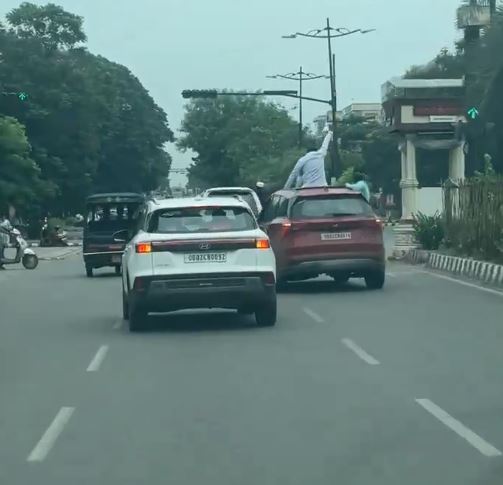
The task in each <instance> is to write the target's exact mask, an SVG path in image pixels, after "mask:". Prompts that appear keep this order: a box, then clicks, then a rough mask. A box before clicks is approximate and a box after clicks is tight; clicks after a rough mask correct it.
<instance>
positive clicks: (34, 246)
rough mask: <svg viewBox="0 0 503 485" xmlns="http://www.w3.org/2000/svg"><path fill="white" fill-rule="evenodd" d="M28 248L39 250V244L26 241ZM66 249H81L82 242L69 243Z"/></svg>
mask: <svg viewBox="0 0 503 485" xmlns="http://www.w3.org/2000/svg"><path fill="white" fill-rule="evenodd" d="M28 246H29V247H30V248H39V247H40V243H39V242H38V241H28ZM47 247H52V246H47ZM68 247H69V248H73V247H82V241H70V242H69V243H68Z"/></svg>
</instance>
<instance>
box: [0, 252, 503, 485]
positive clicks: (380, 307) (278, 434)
mask: <svg viewBox="0 0 503 485" xmlns="http://www.w3.org/2000/svg"><path fill="white" fill-rule="evenodd" d="M388 270H389V276H388V281H387V285H386V287H385V289H384V290H383V291H367V290H365V289H364V287H363V285H362V284H360V283H359V282H355V283H354V284H348V285H346V286H344V287H342V288H336V287H334V286H333V285H332V284H331V283H330V282H329V281H314V282H306V283H298V284H294V285H291V286H290V287H289V288H288V289H287V290H286V291H285V292H284V293H282V294H281V295H280V296H279V321H278V323H277V326H276V327H274V328H265V329H260V328H257V327H256V326H255V325H254V321H253V319H252V318H248V317H240V316H238V315H237V314H235V313H233V312H219V311H213V312H210V313H208V312H198V313H194V312H182V313H177V314H172V315H169V316H160V317H156V324H155V327H154V328H153V330H152V331H150V332H148V333H145V334H129V333H128V332H127V331H126V330H125V329H124V328H123V325H122V323H123V322H122V319H121V314H120V311H121V304H120V303H121V302H120V279H119V278H117V277H116V276H114V275H113V274H112V273H111V272H108V271H106V270H103V271H101V272H99V274H98V276H97V277H95V278H93V279H87V278H85V276H84V270H83V265H82V262H81V261H80V259H79V257H78V256H70V257H69V258H67V259H65V260H63V261H50V262H41V264H40V266H39V268H37V270H35V271H32V272H30V271H27V270H23V269H13V268H9V269H8V270H7V271H5V272H2V273H1V276H0V483H1V484H5V485H31V484H37V485H69V484H71V485H90V484H94V485H133V484H134V485H140V484H148V485H161V484H162V485H166V484H174V485H202V484H204V485H259V484H260V485H273V484H274V485H280V484H281V485H306V484H309V485H334V484H337V485H360V484H361V485H367V484H372V485H394V484H396V485H405V484H407V485H412V484H418V485H425V484H442V485H451V484H452V485H462V484H473V485H488V484H491V485H493V484H494V485H496V484H502V483H503V456H502V451H503V317H502V315H503V295H501V294H498V293H496V292H491V291H488V290H484V289H478V288H477V287H474V286H469V285H466V284H462V283H459V282H456V281H451V280H447V279H445V278H442V277H440V276H438V275H435V274H430V273H426V272H421V271H420V269H419V268H417V267H411V266H405V265H398V264H396V265H390V266H389V269H388Z"/></svg>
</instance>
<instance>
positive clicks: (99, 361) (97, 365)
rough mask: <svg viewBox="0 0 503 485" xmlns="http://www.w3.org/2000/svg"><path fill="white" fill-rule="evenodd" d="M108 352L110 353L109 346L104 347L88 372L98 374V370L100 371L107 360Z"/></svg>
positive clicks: (97, 354) (98, 352)
mask: <svg viewBox="0 0 503 485" xmlns="http://www.w3.org/2000/svg"><path fill="white" fill-rule="evenodd" d="M107 352H108V345H102V346H101V347H100V348H99V349H98V351H97V352H96V355H95V356H94V357H93V360H91V363H90V364H89V367H88V368H87V372H96V371H97V370H99V368H100V366H101V364H102V362H103V361H104V360H105V357H106V355H107Z"/></svg>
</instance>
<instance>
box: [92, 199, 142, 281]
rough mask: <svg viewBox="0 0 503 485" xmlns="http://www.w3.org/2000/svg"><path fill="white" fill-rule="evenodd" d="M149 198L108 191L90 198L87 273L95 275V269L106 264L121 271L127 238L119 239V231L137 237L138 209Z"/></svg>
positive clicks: (117, 271) (116, 270)
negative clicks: (124, 239) (117, 235)
mask: <svg viewBox="0 0 503 485" xmlns="http://www.w3.org/2000/svg"><path fill="white" fill-rule="evenodd" d="M144 201H145V197H144V196H143V195H141V194H135V193H126V192H121V193H107V194H95V195H91V196H89V197H88V198H87V200H86V206H87V207H86V208H87V217H86V220H85V225H84V242H83V255H84V263H85V266H86V275H87V276H88V277H89V278H90V277H92V276H93V270H94V269H97V268H103V267H107V266H110V267H113V268H115V272H116V274H120V272H121V264H122V254H123V253H124V249H125V247H126V243H125V242H124V241H117V240H116V239H117V238H116V234H117V233H118V232H121V238H120V239H123V235H124V233H125V231H127V232H128V234H129V237H132V236H133V231H134V227H135V223H136V216H137V213H138V209H139V208H140V206H141V205H142V204H143V202H144Z"/></svg>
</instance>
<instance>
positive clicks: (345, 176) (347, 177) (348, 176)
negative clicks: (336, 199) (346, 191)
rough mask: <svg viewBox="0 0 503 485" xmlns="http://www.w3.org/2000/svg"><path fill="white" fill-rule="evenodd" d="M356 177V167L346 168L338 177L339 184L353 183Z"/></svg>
mask: <svg viewBox="0 0 503 485" xmlns="http://www.w3.org/2000/svg"><path fill="white" fill-rule="evenodd" d="M354 178H355V167H348V168H346V169H345V170H344V171H343V172H342V174H341V176H340V177H339V178H338V179H337V182H338V183H339V184H352V183H353V182H354Z"/></svg>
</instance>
